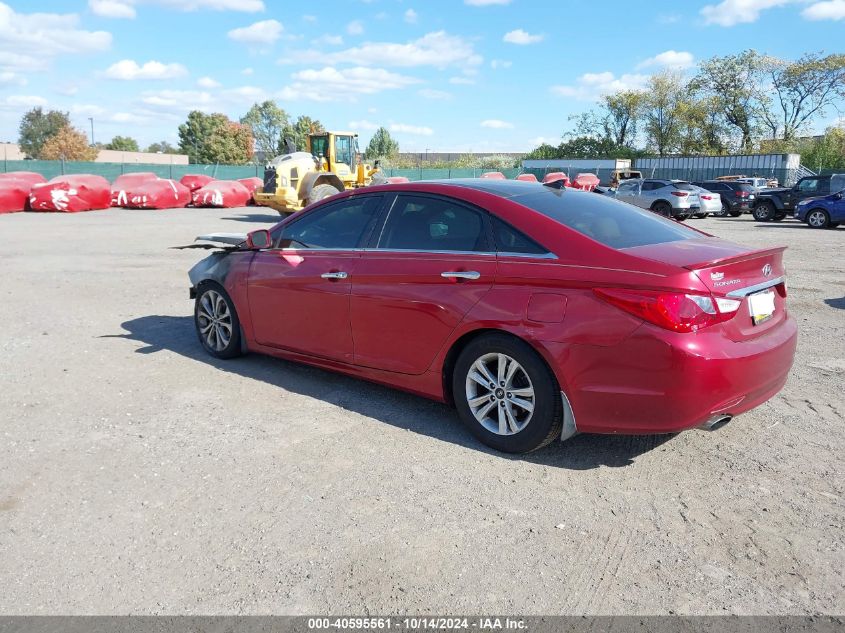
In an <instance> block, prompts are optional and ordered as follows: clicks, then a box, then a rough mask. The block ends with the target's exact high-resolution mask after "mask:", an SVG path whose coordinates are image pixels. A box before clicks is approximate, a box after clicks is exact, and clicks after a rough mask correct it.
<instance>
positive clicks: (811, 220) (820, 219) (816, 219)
mask: <svg viewBox="0 0 845 633" xmlns="http://www.w3.org/2000/svg"><path fill="white" fill-rule="evenodd" d="M807 224H809V225H810V226H812V227H813V228H814V229H821V228H824V225H825V224H827V216H825V214H824V211H810V213H808V214H807Z"/></svg>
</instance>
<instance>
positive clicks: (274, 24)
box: [228, 20, 284, 44]
mask: <svg viewBox="0 0 845 633" xmlns="http://www.w3.org/2000/svg"><path fill="white" fill-rule="evenodd" d="M282 31H284V27H283V26H282V23H281V22H279V21H278V20H261V21H260V22H255V23H254V24H250V25H249V26H242V27H240V28H237V29H232V30H231V31H229V33H228V36H229V39H230V40H234V41H236V42H241V43H242V44H273V43H275V42H276V40H278V39H279V38H280V37H281V36H282Z"/></svg>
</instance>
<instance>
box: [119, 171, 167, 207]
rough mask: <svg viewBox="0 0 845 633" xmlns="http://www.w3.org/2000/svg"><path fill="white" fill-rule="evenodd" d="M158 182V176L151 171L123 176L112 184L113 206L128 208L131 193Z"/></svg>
mask: <svg viewBox="0 0 845 633" xmlns="http://www.w3.org/2000/svg"><path fill="white" fill-rule="evenodd" d="M152 180H158V176H157V175H156V174H154V173H152V172H149V171H139V172H136V173H132V174H123V175H122V176H118V177H117V180H115V181H114V182H113V183H112V184H111V206H113V207H123V206H126V201H127V200H128V199H129V193H130V192H132V191H135V189H137V188H138V187H140V186H141V185H143V184H144V183H145V182H150V181H152Z"/></svg>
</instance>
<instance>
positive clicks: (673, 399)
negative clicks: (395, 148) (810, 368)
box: [190, 179, 796, 453]
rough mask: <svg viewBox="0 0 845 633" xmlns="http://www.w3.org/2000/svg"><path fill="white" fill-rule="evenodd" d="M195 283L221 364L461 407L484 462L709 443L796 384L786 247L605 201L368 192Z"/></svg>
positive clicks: (493, 190)
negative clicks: (625, 436) (738, 240)
mask: <svg viewBox="0 0 845 633" xmlns="http://www.w3.org/2000/svg"><path fill="white" fill-rule="evenodd" d="M211 239H213V240H217V241H221V240H222V241H224V242H229V243H230V244H231V245H230V246H228V247H227V249H226V250H222V251H220V252H215V253H213V254H212V255H211V256H209V257H208V258H206V259H205V260H203V261H202V262H200V263H199V264H197V265H196V266H195V267H194V268H193V269H192V270H191V271H190V279H191V283H192V288H191V296H192V297H194V298H195V299H196V305H195V322H196V328H197V332H198V334H199V339H200V341H201V342H202V345H203V346H204V347H205V349H206V350H207V351H208V352H209V353H210V354H212V355H214V356H216V357H218V358H231V357H233V356H237V355H239V354H242V353H244V352H247V351H254V352H260V353H263V354H271V355H273V356H278V357H281V358H286V359H289V360H294V361H301V362H305V363H309V364H312V365H317V366H320V367H323V368H327V369H332V370H336V371H340V372H343V373H346V374H351V375H353V376H358V377H361V378H365V379H367V380H372V381H375V382H379V383H382V384H385V385H390V386H393V387H397V388H399V389H404V390H407V391H411V392H413V393H416V394H420V395H422V396H426V397H429V398H434V399H436V400H441V401H445V402H449V403H453V404H454V405H455V406H456V407H457V409H458V412H459V414H460V417H461V419H462V420H463V422H464V423H465V424H466V425H467V427H468V428H469V430H470V431H471V432H472V433H473V434H474V435H475V436H476V437H477V438H478V439H479V440H481V441H482V442H484V443H485V444H487V445H489V446H491V447H493V448H495V449H498V450H502V451H507V452H514V453H520V452H526V451H531V450H534V449H536V448H539V447H541V446H543V445H545V444H547V443H549V442H551V441H553V440H555V439H567V438H569V437H571V436H572V435H574V434H575V433H577V432H587V433H637V434H639V433H674V432H677V431H682V430H684V429H689V428H693V427H705V428H712V427H714V426H718V425H721V424H722V423H723V422H725V421H727V420H730V418H731V417H732V416H734V415H737V414H739V413H742V412H744V411H748V410H749V409H751V408H753V407H756V406H757V405H759V404H761V403H763V402H765V401H766V400H768V399H769V398H771V397H772V396H773V395H775V394H776V393H777V392H778V391H779V390H780V389H781V388H782V387H783V385H784V383H785V382H786V379H787V374H788V373H789V369H790V367H791V366H792V361H793V356H794V353H795V344H796V326H795V322H794V321H793V319H792V318H790V316H789V315H788V313H787V309H786V281H785V276H784V269H783V262H782V253H783V250H784V249H783V248H770V249H765V250H750V249H748V248H747V247H745V246H741V245H739V244H734V243H732V242H727V241H725V240H721V239H718V238H716V237H713V236H710V235H707V234H705V233H702V232H700V231H696V230H694V229H691V228H688V227H686V226H683V225H680V224H678V223H676V222H673V221H671V220H667V219H664V218H661V217H659V216H657V215H655V214H653V213H650V212H648V211H643V210H641V209H638V208H636V207H634V206H631V205H629V204H625V203H622V202H618V201H615V200H613V199H610V198H607V197H605V196H601V195H597V194H595V193H586V192H579V191H575V190H572V189H557V188H554V187H550V186H547V185H542V184H539V183H528V182H519V181H501V180H498V181H497V180H491V179H486V180H480V179H479V180H451V181H442V182H426V183H405V184H397V185H385V186H379V187H368V188H365V189H358V190H356V191H351V192H346V193H342V194H340V195H336V196H333V197H331V198H329V199H327V200H325V201H322V202H320V203H317V204H315V205H313V206H311V207H309V208H307V209H306V210H304V211H302V212H300V213H297V214H295V215H293V216H290V217H288V218H286V219H285V220H283V221H282V222H280V223H279V224H278V225H276V226H275V227H273V228H272V229H271V230H270V231H264V230H262V231H255V232H253V233H251V234H250V235H249V236H247V237H246V239H244V236H211Z"/></svg>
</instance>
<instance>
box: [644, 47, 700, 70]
mask: <svg viewBox="0 0 845 633" xmlns="http://www.w3.org/2000/svg"><path fill="white" fill-rule="evenodd" d="M694 64H695V58H694V57H693V55H692V53H688V52H686V51H671V50H670V51H664V52H662V53H659V54H658V55H655V56H654V57H649V58H648V59H646V60H644V61H642V62H640V63H639V64H637V68H638V69H640V68H650V67H653V66H656V67H658V68H671V69H675V70H684V69H686V68H689V67H690V66H692V65H694Z"/></svg>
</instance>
